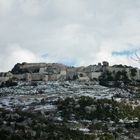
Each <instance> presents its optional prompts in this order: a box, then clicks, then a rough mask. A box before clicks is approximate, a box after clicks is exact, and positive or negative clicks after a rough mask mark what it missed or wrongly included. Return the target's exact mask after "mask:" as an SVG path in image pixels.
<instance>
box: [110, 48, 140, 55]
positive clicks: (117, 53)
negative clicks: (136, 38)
mask: <svg viewBox="0 0 140 140" xmlns="http://www.w3.org/2000/svg"><path fill="white" fill-rule="evenodd" d="M139 50H140V49H134V50H123V51H113V52H112V56H132V55H134V54H135V53H136V52H137V51H139Z"/></svg>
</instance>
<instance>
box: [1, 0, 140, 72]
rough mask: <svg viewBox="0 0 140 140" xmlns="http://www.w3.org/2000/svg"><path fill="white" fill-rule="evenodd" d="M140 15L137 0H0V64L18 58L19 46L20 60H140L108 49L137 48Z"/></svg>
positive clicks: (5, 66) (5, 67)
mask: <svg viewBox="0 0 140 140" xmlns="http://www.w3.org/2000/svg"><path fill="white" fill-rule="evenodd" d="M139 15H140V1H139V0H135V1H132V0H123V1H122V0H117V1H113V0H98V1H97V0H86V1H85V0H0V21H1V22H0V31H1V32H0V56H1V58H0V65H2V66H3V67H2V68H1V69H3V70H9V69H10V68H11V65H13V63H15V62H17V60H20V59H17V57H18V58H19V56H18V55H17V50H20V51H22V53H21V54H20V56H21V57H22V60H20V61H28V62H31V61H44V62H62V63H71V62H72V64H74V65H76V66H79V65H89V64H95V63H98V62H99V61H103V60H107V61H109V62H110V63H111V64H115V63H117V64H118V63H119V64H120V63H123V64H127V65H133V66H139V64H137V63H136V62H133V60H130V59H129V57H128V56H126V55H117V56H114V55H112V52H116V53H117V54H120V53H122V52H123V51H127V50H128V52H123V53H124V54H127V55H128V54H129V53H131V51H133V50H135V49H138V48H140V47H139V46H140V39H139V35H140V28H139V25H140V18H139ZM13 44H19V46H20V47H19V48H20V49H17V48H18V47H15V49H14V47H11V46H13ZM130 44H131V45H130ZM11 48H13V49H11ZM129 51H130V52H129ZM14 52H15V53H16V55H15V54H14ZM26 54H27V56H26ZM44 54H47V56H46V57H42V55H44ZM30 55H31V56H32V58H31V59H30V58H29V57H28V56H30ZM24 56H25V57H24ZM25 58H26V59H25ZM5 59H6V61H7V63H4V62H3V60H5ZM36 59H37V60H36Z"/></svg>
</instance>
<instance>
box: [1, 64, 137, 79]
mask: <svg viewBox="0 0 140 140" xmlns="http://www.w3.org/2000/svg"><path fill="white" fill-rule="evenodd" d="M133 69H134V68H133ZM124 70H125V71H126V73H127V76H128V78H129V79H132V74H131V71H132V67H126V66H109V63H108V62H106V61H104V62H103V63H102V64H101V63H98V65H90V66H87V67H84V66H82V67H68V66H65V65H63V64H58V63H22V64H20V63H18V64H16V65H15V66H14V68H13V69H12V70H11V71H10V72H6V73H0V82H4V81H8V80H10V79H14V80H25V81H57V80H79V81H90V80H98V79H99V77H100V76H101V75H102V74H103V73H104V72H105V71H109V72H110V73H112V74H113V73H116V72H118V71H124ZM133 78H134V79H135V80H140V70H139V69H138V68H135V75H134V76H133Z"/></svg>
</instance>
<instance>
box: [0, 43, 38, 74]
mask: <svg viewBox="0 0 140 140" xmlns="http://www.w3.org/2000/svg"><path fill="white" fill-rule="evenodd" d="M3 52H4V54H1V58H0V63H1V66H2V67H1V68H0V71H6V70H10V69H11V68H12V67H13V66H14V65H15V64H16V63H21V62H38V61H39V59H38V58H37V57H36V56H35V54H33V53H32V52H31V51H29V50H26V49H24V48H22V47H20V46H19V45H18V44H9V46H8V49H5V48H4V50H3Z"/></svg>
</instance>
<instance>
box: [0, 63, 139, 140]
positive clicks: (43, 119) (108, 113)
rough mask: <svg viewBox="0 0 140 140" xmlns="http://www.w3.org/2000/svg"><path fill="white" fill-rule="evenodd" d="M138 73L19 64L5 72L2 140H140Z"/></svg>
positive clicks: (0, 100) (1, 93) (121, 68)
mask: <svg viewBox="0 0 140 140" xmlns="http://www.w3.org/2000/svg"><path fill="white" fill-rule="evenodd" d="M139 71H140V70H139V69H137V68H132V67H127V66H122V65H115V66H109V64H108V62H104V63H103V64H100V63H99V64H98V65H90V66H88V67H67V66H64V65H62V64H55V63H53V64H46V63H22V64H16V65H15V66H14V68H13V69H12V70H11V71H10V72H7V73H1V85H0V140H17V139H19V140H34V139H37V140H44V139H49V140H81V139H83V140H125V139H127V140H138V139H140V135H139V134H140V131H139V130H140V94H139V93H140V92H139V87H140V86H139V84H140V80H139Z"/></svg>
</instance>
